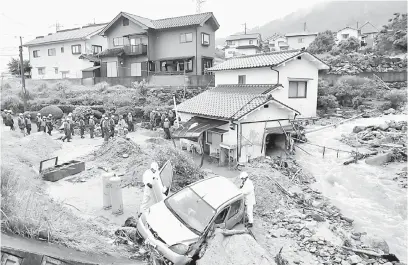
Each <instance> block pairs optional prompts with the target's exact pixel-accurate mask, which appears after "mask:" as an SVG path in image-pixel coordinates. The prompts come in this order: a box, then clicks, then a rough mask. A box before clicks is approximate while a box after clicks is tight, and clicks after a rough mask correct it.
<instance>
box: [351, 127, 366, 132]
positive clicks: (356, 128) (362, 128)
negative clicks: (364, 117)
mask: <svg viewBox="0 0 408 265" xmlns="http://www.w3.org/2000/svg"><path fill="white" fill-rule="evenodd" d="M365 129H366V127H365V126H356V127H354V129H353V133H359V132H362V131H364V130H365Z"/></svg>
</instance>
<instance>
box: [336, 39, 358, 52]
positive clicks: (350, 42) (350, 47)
mask: <svg viewBox="0 0 408 265" xmlns="http://www.w3.org/2000/svg"><path fill="white" fill-rule="evenodd" d="M360 44H361V43H360V41H359V40H358V39H357V38H356V37H350V38H348V39H347V40H342V41H340V43H339V45H338V48H339V49H340V53H343V54H347V53H351V52H356V51H358V49H359V48H360Z"/></svg>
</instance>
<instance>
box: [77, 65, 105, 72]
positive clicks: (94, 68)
mask: <svg viewBox="0 0 408 265" xmlns="http://www.w3.org/2000/svg"><path fill="white" fill-rule="evenodd" d="M99 68H101V67H100V66H92V67H89V68H85V69H82V70H81V71H82V72H92V71H93V70H96V69H99Z"/></svg>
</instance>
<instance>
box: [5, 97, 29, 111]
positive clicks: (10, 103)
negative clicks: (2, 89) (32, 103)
mask: <svg viewBox="0 0 408 265" xmlns="http://www.w3.org/2000/svg"><path fill="white" fill-rule="evenodd" d="M1 109H8V110H10V109H11V110H12V111H13V113H20V112H23V111H24V104H23V102H22V101H21V99H20V98H19V97H17V96H16V95H10V96H5V97H2V99H1Z"/></svg>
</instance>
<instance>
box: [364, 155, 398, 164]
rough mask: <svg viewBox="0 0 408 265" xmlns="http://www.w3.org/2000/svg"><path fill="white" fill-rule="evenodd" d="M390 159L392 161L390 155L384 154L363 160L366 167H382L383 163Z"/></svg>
mask: <svg viewBox="0 0 408 265" xmlns="http://www.w3.org/2000/svg"><path fill="white" fill-rule="evenodd" d="M391 159H392V153H385V154H380V155H376V156H373V157H369V158H367V159H366V160H365V162H366V164H368V165H372V166H381V165H384V164H385V163H388V162H390V161H391Z"/></svg>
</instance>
